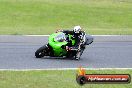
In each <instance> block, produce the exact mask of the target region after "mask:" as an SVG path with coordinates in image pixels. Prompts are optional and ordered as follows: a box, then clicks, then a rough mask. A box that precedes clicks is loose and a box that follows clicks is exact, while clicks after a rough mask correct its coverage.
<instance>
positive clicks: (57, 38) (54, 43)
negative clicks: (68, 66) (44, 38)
mask: <svg viewBox="0 0 132 88" xmlns="http://www.w3.org/2000/svg"><path fill="white" fill-rule="evenodd" d="M67 37H69V39H70V40H71V41H72V46H74V45H75V40H74V39H72V35H70V34H68V35H65V34H64V33H63V32H58V33H53V34H51V35H50V36H49V40H48V43H49V45H50V46H51V47H52V48H53V52H54V56H65V55H66V54H67V51H66V49H62V46H63V45H64V46H66V45H67V43H68V42H67V41H66V39H67Z"/></svg>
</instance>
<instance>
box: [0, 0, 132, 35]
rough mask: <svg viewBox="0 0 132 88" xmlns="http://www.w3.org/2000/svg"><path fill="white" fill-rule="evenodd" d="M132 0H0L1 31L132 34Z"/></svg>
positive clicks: (10, 32)
mask: <svg viewBox="0 0 132 88" xmlns="http://www.w3.org/2000/svg"><path fill="white" fill-rule="evenodd" d="M131 10H132V1H131V0H0V34H14V35H19V34H51V33H52V32H55V30H56V29H61V28H63V29H72V28H73V26H74V25H81V26H82V27H83V28H84V30H85V31H86V32H87V33H90V34H122V35H123V34H132V15H131V14H132V11H131Z"/></svg>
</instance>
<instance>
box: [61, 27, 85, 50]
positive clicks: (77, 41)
mask: <svg viewBox="0 0 132 88" xmlns="http://www.w3.org/2000/svg"><path fill="white" fill-rule="evenodd" d="M81 29H82V28H81V27H80V26H75V27H74V29H73V30H72V31H70V30H63V31H62V32H63V33H65V34H66V35H68V34H71V35H73V37H72V38H73V39H75V45H74V46H72V44H71V41H69V43H68V45H67V46H66V49H67V50H68V49H69V48H74V49H78V47H79V44H80V42H81V40H82V38H83V36H84V35H85V32H84V31H82V30H81ZM67 40H68V39H67Z"/></svg>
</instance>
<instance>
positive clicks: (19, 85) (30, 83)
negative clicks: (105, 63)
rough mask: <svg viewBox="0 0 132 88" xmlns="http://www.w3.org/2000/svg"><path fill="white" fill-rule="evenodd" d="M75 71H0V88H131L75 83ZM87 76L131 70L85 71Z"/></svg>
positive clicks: (127, 86)
mask: <svg viewBox="0 0 132 88" xmlns="http://www.w3.org/2000/svg"><path fill="white" fill-rule="evenodd" d="M76 73H77V71H75V70H62V71H57V70H54V71H53V70H52V71H46V70H43V71H35V70H34V71H0V88H131V87H132V83H130V84H86V85H84V86H80V85H78V84H77V83H76ZM86 73H87V74H93V73H94V74H130V75H131V76H132V70H87V72H86Z"/></svg>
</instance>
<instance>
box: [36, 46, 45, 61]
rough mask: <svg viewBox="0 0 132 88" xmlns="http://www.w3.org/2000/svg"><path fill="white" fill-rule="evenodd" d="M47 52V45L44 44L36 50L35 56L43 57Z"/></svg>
mask: <svg viewBox="0 0 132 88" xmlns="http://www.w3.org/2000/svg"><path fill="white" fill-rule="evenodd" d="M46 53H47V46H46V45H44V46H42V47H40V48H39V49H38V50H37V51H36V52H35V56H36V58H42V57H44V56H45V55H46Z"/></svg>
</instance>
